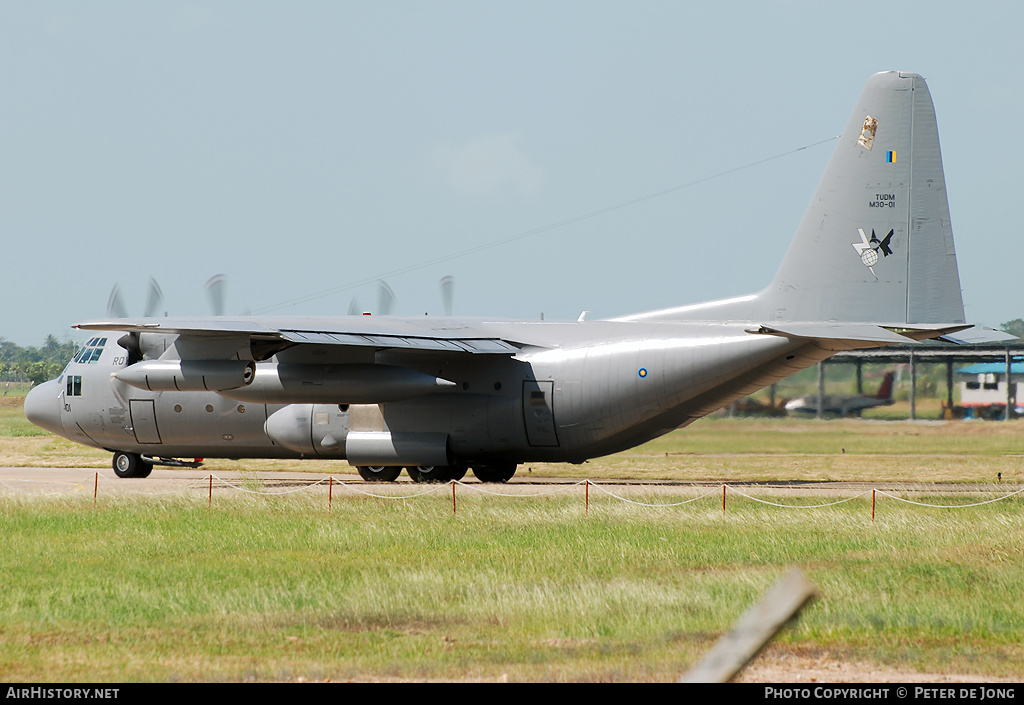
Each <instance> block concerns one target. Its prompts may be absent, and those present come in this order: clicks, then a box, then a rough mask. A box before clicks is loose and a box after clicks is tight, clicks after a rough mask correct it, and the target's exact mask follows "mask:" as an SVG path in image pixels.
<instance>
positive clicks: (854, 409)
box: [786, 372, 896, 416]
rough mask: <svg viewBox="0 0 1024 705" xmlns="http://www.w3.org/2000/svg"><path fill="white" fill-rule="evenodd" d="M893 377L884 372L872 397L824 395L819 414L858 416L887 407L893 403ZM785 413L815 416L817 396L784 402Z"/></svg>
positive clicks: (862, 395)
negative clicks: (865, 410)
mask: <svg viewBox="0 0 1024 705" xmlns="http://www.w3.org/2000/svg"><path fill="white" fill-rule="evenodd" d="M895 377H896V373H895V372H886V373H885V377H884V378H883V379H882V383H881V384H880V385H879V386H878V393H877V394H875V395H874V396H871V395H867V394H828V395H825V396H823V397H822V398H821V413H823V414H838V415H839V416H860V414H861V412H862V411H864V409H873V408H874V407H876V406H889V405H891V404H892V402H893V399H892V381H893V379H894V378H895ZM786 411H787V412H789V413H791V414H817V413H818V396H817V395H816V394H811V395H808V396H805V397H798V398H796V399H791V400H789V401H788V402H786Z"/></svg>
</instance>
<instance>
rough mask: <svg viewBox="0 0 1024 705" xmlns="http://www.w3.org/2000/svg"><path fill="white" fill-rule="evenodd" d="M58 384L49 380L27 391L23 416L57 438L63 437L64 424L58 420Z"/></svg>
mask: <svg viewBox="0 0 1024 705" xmlns="http://www.w3.org/2000/svg"><path fill="white" fill-rule="evenodd" d="M60 390H61V385H60V383H59V382H58V381H57V380H55V379H51V380H50V381H49V382H43V383H42V384H40V385H39V386H37V387H33V388H32V389H31V390H29V393H28V396H27V397H25V416H26V418H28V420H29V421H31V422H32V423H34V424H35V425H36V426H39V427H40V428H45V429H46V430H47V431H50V432H51V433H56V434H57V435H59V436H63V435H64V424H63V423H62V422H61V419H60V411H61V408H60Z"/></svg>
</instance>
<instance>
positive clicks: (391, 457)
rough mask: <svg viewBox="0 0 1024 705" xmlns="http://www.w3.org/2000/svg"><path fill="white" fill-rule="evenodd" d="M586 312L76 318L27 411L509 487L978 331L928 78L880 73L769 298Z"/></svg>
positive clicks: (166, 443) (161, 448)
mask: <svg viewBox="0 0 1024 705" xmlns="http://www.w3.org/2000/svg"><path fill="white" fill-rule="evenodd" d="M868 233H871V237H870V238H869V237H868V235H867V234H868ZM734 237H736V239H737V241H738V242H739V241H741V238H743V237H751V235H750V234H749V233H748V234H737V235H734ZM662 256H666V257H667V256H672V253H670V252H665V253H662ZM677 256H678V257H679V259H680V267H681V269H682V267H683V261H684V260H685V258H686V256H687V253H686V252H683V251H681V252H679V253H677ZM715 265H716V266H718V267H721V268H723V269H727V268H728V267H729V266H730V263H729V262H727V261H722V262H718V263H715ZM584 319H585V317H584V316H581V317H580V320H579V321H575V322H571V323H570V322H552V321H498V320H490V319H467V318H456V317H416V318H401V317H394V316H372V317H368V316H339V317H333V318H312V317H309V318H302V317H245V316H243V317H224V316H215V317H209V318H173V317H171V318H145V317H143V318H123V319H118V320H101V321H93V322H88V323H82V324H80V325H78V326H77V327H78V328H80V329H82V330H88V331H95V332H96V335H95V337H93V338H92V339H90V340H89V341H88V343H87V344H86V345H85V346H84V347H83V348H82V350H81V351H80V352H79V353H78V354H77V355H76V356H75V359H74V360H73V361H72V362H71V363H69V364H68V366H67V369H66V370H65V372H64V374H63V375H62V376H61V377H60V378H59V379H57V380H53V381H50V382H46V383H44V384H42V385H40V386H39V387H37V388H36V389H34V390H33V391H32V392H31V394H30V395H29V396H28V398H27V399H26V402H25V411H26V414H27V415H28V417H29V419H30V420H31V421H32V422H33V423H35V424H37V425H39V426H42V427H43V428H46V429H49V430H51V431H53V432H54V433H57V434H59V435H62V436H64V437H66V438H70V439H72V440H74V441H78V442H80V443H83V444H86V445H89V446H94V447H97V448H106V449H108V450H109V451H111V452H112V453H113V454H114V460H113V465H114V470H115V472H116V473H117V474H118V475H119V476H121V477H142V476H146V475H148V474H149V472H150V470H151V469H152V467H153V465H154V464H170V465H174V464H190V463H189V461H188V459H190V458H214V457H226V458H245V457H262V458H311V457H317V458H339V459H340V458H345V459H347V460H348V462H349V463H351V464H352V465H354V466H356V467H357V468H358V470H359V473H360V474H361V475H362V476H363V477H364V478H366V479H367V480H394V479H395V478H396V477H397V476H398V474H399V473H400V471H401V469H402V468H403V467H405V468H407V469H408V472H409V474H410V475H411V476H412V478H413V479H414V480H417V481H431V480H439V481H443V480H448V479H450V478H461V477H462V476H463V475H464V474H465V473H466V471H467V469H469V468H472V470H473V472H474V474H475V475H476V476H477V477H478V478H480V479H481V480H483V481H488V482H501V481H506V480H508V479H510V478H511V477H512V476H513V474H514V473H515V470H516V466H517V464H518V463H523V462H531V461H550V462H570V463H581V462H583V461H585V460H586V459H588V458H592V457H595V456H601V455H606V454H609V453H615V452H617V451H621V450H624V449H627V448H630V447H633V446H636V445H638V444H640V443H643V442H645V441H648V440H650V439H652V438H655V437H657V436H659V435H661V434H664V433H666V432H668V431H671V430H673V429H676V428H680V427H683V426H687V425H688V424H690V423H693V421H695V420H696V419H699V418H701V417H702V416H705V415H706V414H709V413H711V412H713V411H715V410H716V409H719V408H721V407H722V406H724V405H726V404H729V403H730V402H732V401H734V400H736V399H739V398H742V397H744V396H746V395H748V394H750V393H751V392H753V391H755V390H757V389H760V388H762V387H765V386H767V385H769V384H771V383H773V382H775V381H777V380H780V379H782V378H784V377H787V376H789V375H790V374H792V373H794V372H796V371H798V370H800V369H803V368H805V367H808V366H810V365H813V364H814V363H816V362H818V361H820V360H824V359H825V358H827V357H829V356H830V355H832V354H833V353H836V352H839V351H841V350H849V349H854V348H871V347H880V346H885V345H890V344H894V343H906V342H908V341H915V340H921V339H926V338H939V337H943V336H949V335H951V334H954V333H957V334H958V337H959V338H960V339H961V340H963V339H965V335H966V334H964V333H958V332H960V331H965V330H966V329H969V328H971V326H969V325H968V324H966V323H965V321H964V310H963V304H962V301H961V296H960V279H959V274H958V272H957V265H956V255H955V253H954V248H953V233H952V229H951V226H950V219H949V209H948V205H947V202H946V188H945V180H944V177H943V172H942V162H941V155H940V151H939V138H938V132H937V128H936V123H935V114H934V110H933V107H932V101H931V97H930V95H929V92H928V88H927V86H926V85H925V82H924V79H923V78H921V77H920V76H918V75H916V74H912V73H898V72H889V73H880V74H876V75H875V76H873V77H872V78H871V79H870V80H869V81H868V84H867V87H866V88H865V89H864V91H863V93H862V94H861V96H860V98H859V99H858V101H857V104H856V106H855V108H854V111H853V115H852V116H851V118H850V120H849V122H848V123H847V125H846V128H845V130H844V131H843V135H842V137H841V138H840V141H839V144H838V146H837V147H836V150H835V153H834V155H833V156H832V159H831V161H830V162H829V164H828V167H827V169H826V171H825V174H824V176H823V178H822V180H821V183H820V184H819V186H818V189H817V191H816V192H815V194H814V196H813V198H812V199H811V204H810V206H809V208H808V209H807V212H806V214H805V215H804V218H803V220H802V221H801V223H800V226H799V228H798V229H797V232H796V235H795V237H794V238H793V241H792V243H791V244H790V246H789V250H788V252H787V253H786V255H785V257H784V259H783V261H782V265H781V267H780V268H779V270H778V272H777V274H776V275H775V278H774V279H773V280H772V281H771V283H770V284H769V285H768V287H767V288H765V289H764V290H762V291H761V292H759V293H756V294H751V295H747V296H738V297H735V298H730V299H725V300H720V301H712V302H709V303H704V304H696V305H691V306H680V307H675V308H666V309H661V310H656V311H650V312H647V313H639V314H636V315H630V316H622V317H619V318H613V319H608V320H593V321H591V320H584ZM183 459H184V460H183Z"/></svg>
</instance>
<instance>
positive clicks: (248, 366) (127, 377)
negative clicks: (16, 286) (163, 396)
mask: <svg viewBox="0 0 1024 705" xmlns="http://www.w3.org/2000/svg"><path fill="white" fill-rule="evenodd" d="M113 376H114V377H116V378H117V379H119V380H121V381H122V382H124V383H126V384H130V385H132V386H133V387H138V388H139V389H148V390H149V391H151V392H202V391H208V392H219V391H223V390H225V389H234V388H236V387H244V386H246V385H248V384H252V381H253V379H254V378H255V376H256V363H254V362H252V361H251V360H249V361H246V360H143V361H142V362H136V363H135V364H134V365H129V366H128V367H125V368H124V369H121V370H118V371H117V372H114V373H113Z"/></svg>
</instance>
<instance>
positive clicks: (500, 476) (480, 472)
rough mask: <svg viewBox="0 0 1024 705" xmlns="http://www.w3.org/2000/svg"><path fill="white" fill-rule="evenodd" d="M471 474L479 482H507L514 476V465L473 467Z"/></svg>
mask: <svg viewBox="0 0 1024 705" xmlns="http://www.w3.org/2000/svg"><path fill="white" fill-rule="evenodd" d="M473 474H474V475H476V479H478V480H480V482H508V481H509V480H511V479H512V476H513V475H515V474H516V465H515V463H498V464H496V465H474V466H473Z"/></svg>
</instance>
